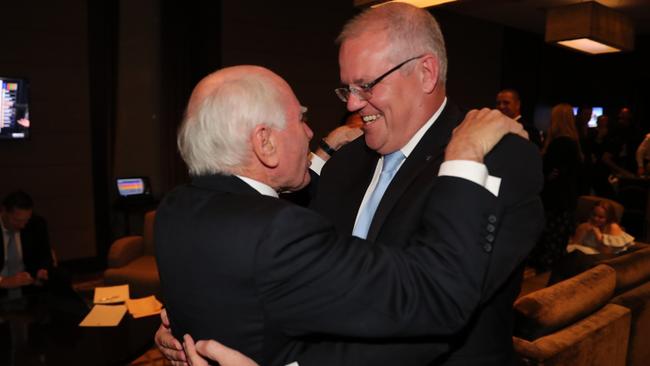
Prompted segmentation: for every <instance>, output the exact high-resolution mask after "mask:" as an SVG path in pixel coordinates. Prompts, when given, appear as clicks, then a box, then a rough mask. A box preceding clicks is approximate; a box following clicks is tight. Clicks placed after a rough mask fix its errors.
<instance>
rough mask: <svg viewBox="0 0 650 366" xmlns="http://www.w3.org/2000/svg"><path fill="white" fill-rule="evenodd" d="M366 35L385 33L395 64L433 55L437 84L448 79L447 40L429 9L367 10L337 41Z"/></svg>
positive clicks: (389, 5) (390, 7)
mask: <svg viewBox="0 0 650 366" xmlns="http://www.w3.org/2000/svg"><path fill="white" fill-rule="evenodd" d="M365 32H377V33H379V32H385V33H386V34H387V36H388V40H389V41H390V44H391V48H392V50H391V54H392V57H393V58H395V59H394V60H393V61H394V62H401V61H403V60H401V59H398V58H400V57H404V55H409V57H415V56H417V55H421V54H423V53H427V52H431V53H433V54H434V55H435V56H436V58H437V59H438V66H439V68H440V70H439V74H438V81H440V82H442V83H443V84H444V83H445V81H446V80H447V51H446V50H445V39H444V38H443V36H442V32H441V31H440V26H439V25H438V22H437V21H436V19H435V18H434V17H433V15H431V13H429V12H428V11H427V10H424V9H420V8H417V7H415V6H413V5H408V4H405V3H387V4H385V5H382V6H379V7H376V8H368V9H366V10H364V11H363V12H362V13H360V14H359V15H357V16H355V17H354V18H352V19H351V20H350V21H348V22H347V23H346V24H345V26H344V27H343V30H342V31H341V34H339V36H338V38H337V39H336V42H337V43H338V44H342V43H343V42H345V41H346V40H347V39H350V38H355V37H358V36H360V35H361V34H363V33H365Z"/></svg>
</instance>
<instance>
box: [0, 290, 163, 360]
mask: <svg viewBox="0 0 650 366" xmlns="http://www.w3.org/2000/svg"><path fill="white" fill-rule="evenodd" d="M89 311H90V307H89V304H88V303H87V301H84V299H83V298H82V297H81V296H79V295H78V294H76V293H73V292H72V291H71V293H70V294H65V295H61V294H57V295H54V294H51V293H47V294H32V295H27V296H25V297H24V298H23V299H21V300H18V301H12V302H4V303H2V304H0V318H1V319H2V320H1V321H0V365H17V366H18V365H20V366H32V365H34V366H40V365H48V366H50V365H93V366H105V365H106V366H108V365H124V364H128V363H129V362H130V361H132V360H134V359H136V358H137V357H139V356H140V355H142V354H143V353H144V352H145V351H146V350H148V349H149V348H150V347H152V345H153V336H154V333H155V331H156V329H157V328H158V326H159V325H160V317H158V316H150V317H144V318H139V319H133V318H132V317H131V315H129V314H128V313H127V314H126V315H125V316H124V318H123V319H122V321H121V322H120V324H119V326H117V327H92V328H88V327H79V322H81V320H82V319H83V318H84V317H85V316H86V314H87V313H88V312H89Z"/></svg>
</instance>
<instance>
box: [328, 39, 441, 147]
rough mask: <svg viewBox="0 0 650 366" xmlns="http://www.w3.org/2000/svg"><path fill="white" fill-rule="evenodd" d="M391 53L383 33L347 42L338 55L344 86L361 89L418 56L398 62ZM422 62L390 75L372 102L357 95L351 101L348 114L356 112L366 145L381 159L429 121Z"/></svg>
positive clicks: (408, 65) (380, 84)
mask: <svg viewBox="0 0 650 366" xmlns="http://www.w3.org/2000/svg"><path fill="white" fill-rule="evenodd" d="M391 51H392V50H391V48H390V45H389V42H388V40H387V38H386V37H385V35H384V33H383V32H365V33H362V34H361V35H359V36H357V37H354V38H350V39H347V40H345V41H344V42H343V44H342V45H341V48H340V51H339V66H340V68H341V75H340V76H341V83H342V84H343V85H352V86H356V87H359V85H361V84H364V83H368V82H371V81H373V80H374V79H376V78H377V77H378V76H380V75H382V74H384V73H385V72H386V71H388V70H390V69H391V68H393V67H395V66H396V65H398V64H399V63H400V62H402V61H404V60H406V59H408V58H411V57H415V56H418V55H402V56H403V58H404V60H401V59H400V60H395V59H394V57H391ZM420 62H422V59H415V60H413V61H410V62H409V63H407V64H406V65H404V66H403V67H402V68H401V69H400V70H396V71H395V72H393V73H392V74H390V75H388V76H387V77H386V78H384V79H383V80H382V81H381V82H380V83H378V84H376V85H375V86H374V87H373V88H372V97H371V98H369V100H365V101H364V100H360V99H359V97H358V96H357V95H355V94H351V95H350V97H349V99H348V102H347V108H348V110H349V111H357V112H358V113H359V114H360V115H361V117H362V119H363V122H364V126H363V132H364V137H365V140H366V144H367V145H368V147H370V148H371V149H373V150H375V151H377V152H378V153H380V154H382V155H386V154H389V153H391V152H394V151H397V150H399V149H401V148H402V147H403V146H404V145H406V143H408V141H409V140H410V139H411V137H413V135H414V134H415V133H416V132H417V130H418V129H419V128H420V127H422V125H424V123H426V121H427V119H428V116H426V117H423V115H426V114H427V112H425V110H424V109H423V104H424V101H423V95H422V85H421V83H420V81H421V78H419V77H418V75H419V73H418V72H417V70H418V68H419V67H420ZM429 116H430V114H429Z"/></svg>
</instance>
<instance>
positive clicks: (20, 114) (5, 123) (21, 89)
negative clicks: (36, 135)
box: [0, 77, 31, 140]
mask: <svg viewBox="0 0 650 366" xmlns="http://www.w3.org/2000/svg"><path fill="white" fill-rule="evenodd" d="M30 128H31V122H30V120H29V83H28V82H27V80H25V79H20V78H10V77H0V139H2V140H15V139H18V140H20V139H26V138H28V137H29V131H30Z"/></svg>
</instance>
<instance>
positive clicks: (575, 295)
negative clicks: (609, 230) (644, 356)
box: [513, 265, 630, 366]
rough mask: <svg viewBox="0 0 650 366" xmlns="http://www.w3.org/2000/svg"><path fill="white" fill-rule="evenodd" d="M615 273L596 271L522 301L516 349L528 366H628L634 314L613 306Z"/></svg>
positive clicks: (517, 304)
mask: <svg viewBox="0 0 650 366" xmlns="http://www.w3.org/2000/svg"><path fill="white" fill-rule="evenodd" d="M615 286H616V272H615V271H614V269H613V268H611V267H609V266H607V265H599V266H596V267H594V268H592V269H590V270H588V271H586V272H584V273H581V274H579V275H577V276H575V277H572V278H570V279H567V280H565V281H562V282H559V283H557V284H555V285H553V286H550V287H547V288H544V289H541V290H538V291H535V292H532V293H530V294H528V295H526V296H523V297H520V298H519V299H517V301H516V302H515V305H514V310H515V315H516V327H515V336H514V337H513V345H514V348H515V352H516V353H517V355H518V357H519V360H520V363H521V364H524V365H594V366H595V365H603V366H618V365H621V366H622V365H625V359H626V353H627V347H628V336H629V332H630V311H629V310H628V309H627V308H625V307H623V306H620V305H616V304H610V303H608V302H609V300H610V298H611V297H612V295H613V294H614V289H615Z"/></svg>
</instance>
